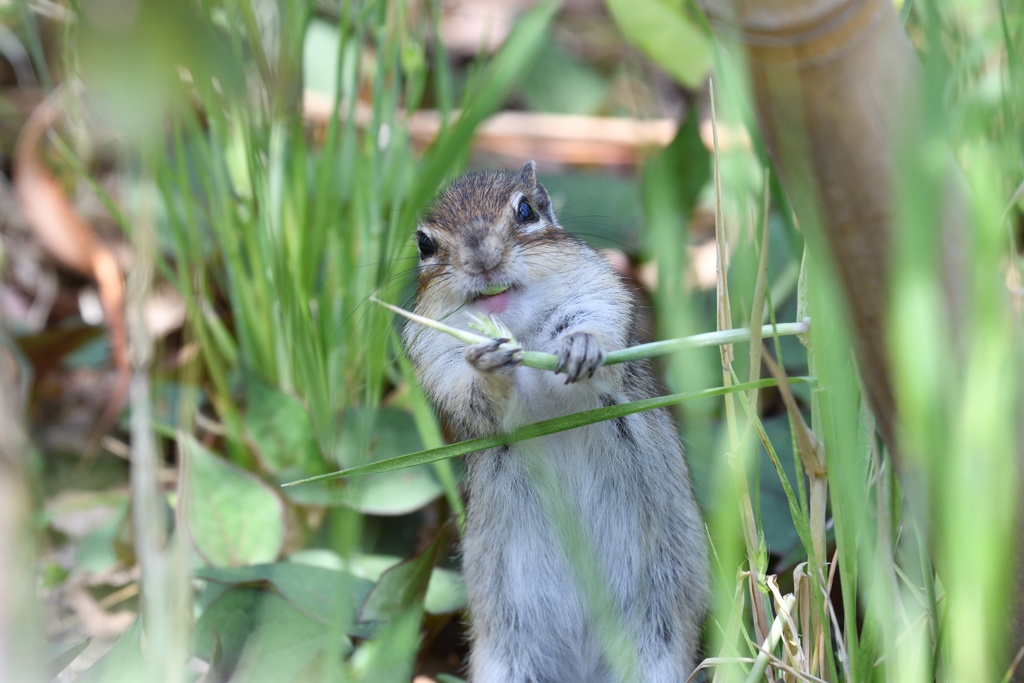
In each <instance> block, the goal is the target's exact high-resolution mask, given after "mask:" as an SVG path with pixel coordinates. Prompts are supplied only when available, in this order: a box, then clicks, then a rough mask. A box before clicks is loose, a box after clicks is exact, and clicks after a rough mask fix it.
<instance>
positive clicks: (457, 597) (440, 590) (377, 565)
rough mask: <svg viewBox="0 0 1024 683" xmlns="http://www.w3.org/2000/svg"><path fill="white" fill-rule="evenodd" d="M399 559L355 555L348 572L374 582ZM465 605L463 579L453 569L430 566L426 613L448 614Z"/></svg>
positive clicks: (399, 561) (424, 602)
mask: <svg viewBox="0 0 1024 683" xmlns="http://www.w3.org/2000/svg"><path fill="white" fill-rule="evenodd" d="M401 562H402V558H401V557H395V556H394V555H357V556H355V557H353V558H352V560H351V561H350V563H349V567H350V568H351V569H352V572H353V573H354V574H355V575H357V576H360V577H363V578H365V579H368V580H370V581H377V580H378V579H379V578H380V577H381V576H382V575H383V574H384V572H386V571H387V570H389V569H391V568H392V567H395V566H397V565H398V564H399V563H401ZM465 606H466V582H465V581H464V580H463V579H462V575H461V574H459V573H458V572H457V571H455V570H453V569H445V568H443V567H434V571H433V572H431V574H430V581H429V582H428V583H427V594H426V597H424V599H423V609H424V611H425V612H426V613H427V614H451V613H452V612H457V611H459V610H460V609H462V608H463V607H465Z"/></svg>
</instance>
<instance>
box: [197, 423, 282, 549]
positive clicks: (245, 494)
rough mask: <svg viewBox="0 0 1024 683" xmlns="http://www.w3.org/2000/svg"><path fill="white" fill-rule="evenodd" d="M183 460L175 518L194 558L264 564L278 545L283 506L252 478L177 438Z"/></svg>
mask: <svg viewBox="0 0 1024 683" xmlns="http://www.w3.org/2000/svg"><path fill="white" fill-rule="evenodd" d="M179 443H180V444H181V447H182V451H183V453H184V455H185V458H186V461H185V462H186V464H185V490H184V494H183V496H182V500H181V507H180V512H179V514H180V516H181V519H182V521H183V522H184V524H185V527H186V529H187V532H188V535H189V538H191V539H192V543H193V545H194V546H195V548H196V550H197V551H198V552H199V554H200V555H201V556H202V557H203V558H204V559H205V560H206V561H207V562H209V563H210V564H213V565H217V566H239V565H245V564H257V563H260V562H270V561H273V560H274V559H276V558H277V556H278V554H279V553H280V552H281V545H282V543H283V542H284V532H285V526H284V504H283V503H282V501H281V499H280V497H279V496H278V494H277V492H276V491H274V490H273V489H272V488H271V487H269V486H268V485H267V484H265V483H264V482H262V481H260V480H259V479H258V478H256V477H255V476H253V475H252V474H250V473H248V472H245V471H244V470H241V469H239V468H238V467H235V466H234V465H232V464H230V463H228V462H227V461H226V460H224V459H222V458H219V457H217V455H216V454H214V453H212V452H211V451H209V450H207V448H206V447H205V446H203V445H202V444H200V443H199V442H198V441H196V440H195V439H194V438H192V437H191V436H189V435H186V434H181V435H179Z"/></svg>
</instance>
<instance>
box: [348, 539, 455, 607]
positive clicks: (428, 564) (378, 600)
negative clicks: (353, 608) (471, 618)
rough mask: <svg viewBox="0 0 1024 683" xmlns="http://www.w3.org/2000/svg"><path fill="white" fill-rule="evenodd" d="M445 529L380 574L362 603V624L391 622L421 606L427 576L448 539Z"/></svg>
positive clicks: (428, 576)
mask: <svg viewBox="0 0 1024 683" xmlns="http://www.w3.org/2000/svg"><path fill="white" fill-rule="evenodd" d="M448 529H449V527H448V526H445V527H442V528H441V531H440V532H439V533H438V535H437V538H435V539H434V541H433V542H432V543H431V544H430V546H428V547H427V549H426V550H424V551H423V552H422V553H420V554H419V555H417V556H415V557H413V558H410V559H408V560H405V561H404V562H400V563H399V564H396V565H395V566H393V567H391V568H390V569H388V570H387V571H385V572H384V573H383V574H381V577H380V580H379V581H378V582H377V585H376V586H375V587H374V589H373V590H372V591H370V594H369V595H368V596H367V598H366V602H365V603H363V609H362V612H361V615H360V616H361V620H362V621H384V622H387V621H391V620H393V619H397V618H398V617H400V616H401V615H402V614H406V613H408V612H409V611H410V610H418V609H420V608H422V606H423V600H424V598H425V597H426V594H427V585H428V583H429V582H430V575H431V572H432V571H433V569H434V565H435V564H437V558H438V556H439V555H440V554H441V549H442V548H443V547H444V543H445V541H446V540H447V538H448Z"/></svg>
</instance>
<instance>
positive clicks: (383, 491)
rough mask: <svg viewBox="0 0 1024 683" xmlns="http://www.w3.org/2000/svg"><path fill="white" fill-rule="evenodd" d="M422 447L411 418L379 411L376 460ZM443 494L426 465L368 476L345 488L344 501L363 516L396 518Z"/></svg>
mask: <svg viewBox="0 0 1024 683" xmlns="http://www.w3.org/2000/svg"><path fill="white" fill-rule="evenodd" d="M422 448H423V442H422V440H421V439H420V436H419V432H418V431H417V429H416V422H415V420H414V419H413V417H412V415H410V414H409V413H407V412H404V411H401V410H393V409H387V408H385V409H383V410H380V411H378V413H377V415H376V416H375V418H374V421H373V439H372V442H371V446H370V454H371V457H372V458H373V459H374V460H379V459H383V458H387V457H389V456H391V455H393V454H395V453H408V452H410V451H416V450H420V449H422ZM442 493H443V490H442V488H441V484H440V483H439V482H438V481H437V478H436V477H435V476H434V472H433V471H432V469H431V468H430V467H428V466H426V465H424V466H421V467H412V468H409V469H407V470H402V471H400V472H384V473H381V474H375V475H373V476H370V477H366V479H365V480H363V481H360V482H359V483H358V485H356V486H348V487H346V488H345V489H343V490H342V500H343V501H344V502H345V504H346V505H348V506H350V507H352V508H353V509H355V510H358V511H359V512H362V513H363V514H367V515H385V516H393V515H405V514H408V513H410V512H413V511H415V510H419V509H420V508H422V507H423V506H425V505H427V504H428V503H430V502H431V501H433V500H436V499H437V498H439V497H440V496H441V494H442Z"/></svg>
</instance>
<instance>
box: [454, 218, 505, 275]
mask: <svg viewBox="0 0 1024 683" xmlns="http://www.w3.org/2000/svg"><path fill="white" fill-rule="evenodd" d="M504 256H505V245H504V242H503V241H502V239H501V238H500V237H499V236H498V235H497V234H496V233H495V231H494V230H491V229H489V228H488V226H486V225H476V226H474V227H473V228H471V229H470V230H468V231H467V232H466V238H465V240H464V241H463V248H462V249H461V253H460V254H459V260H460V261H461V265H462V269H463V270H464V271H466V272H467V273H469V274H470V275H485V274H487V273H489V272H491V271H493V270H495V269H496V268H497V267H498V266H500V265H501V262H502V259H503V258H504Z"/></svg>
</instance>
